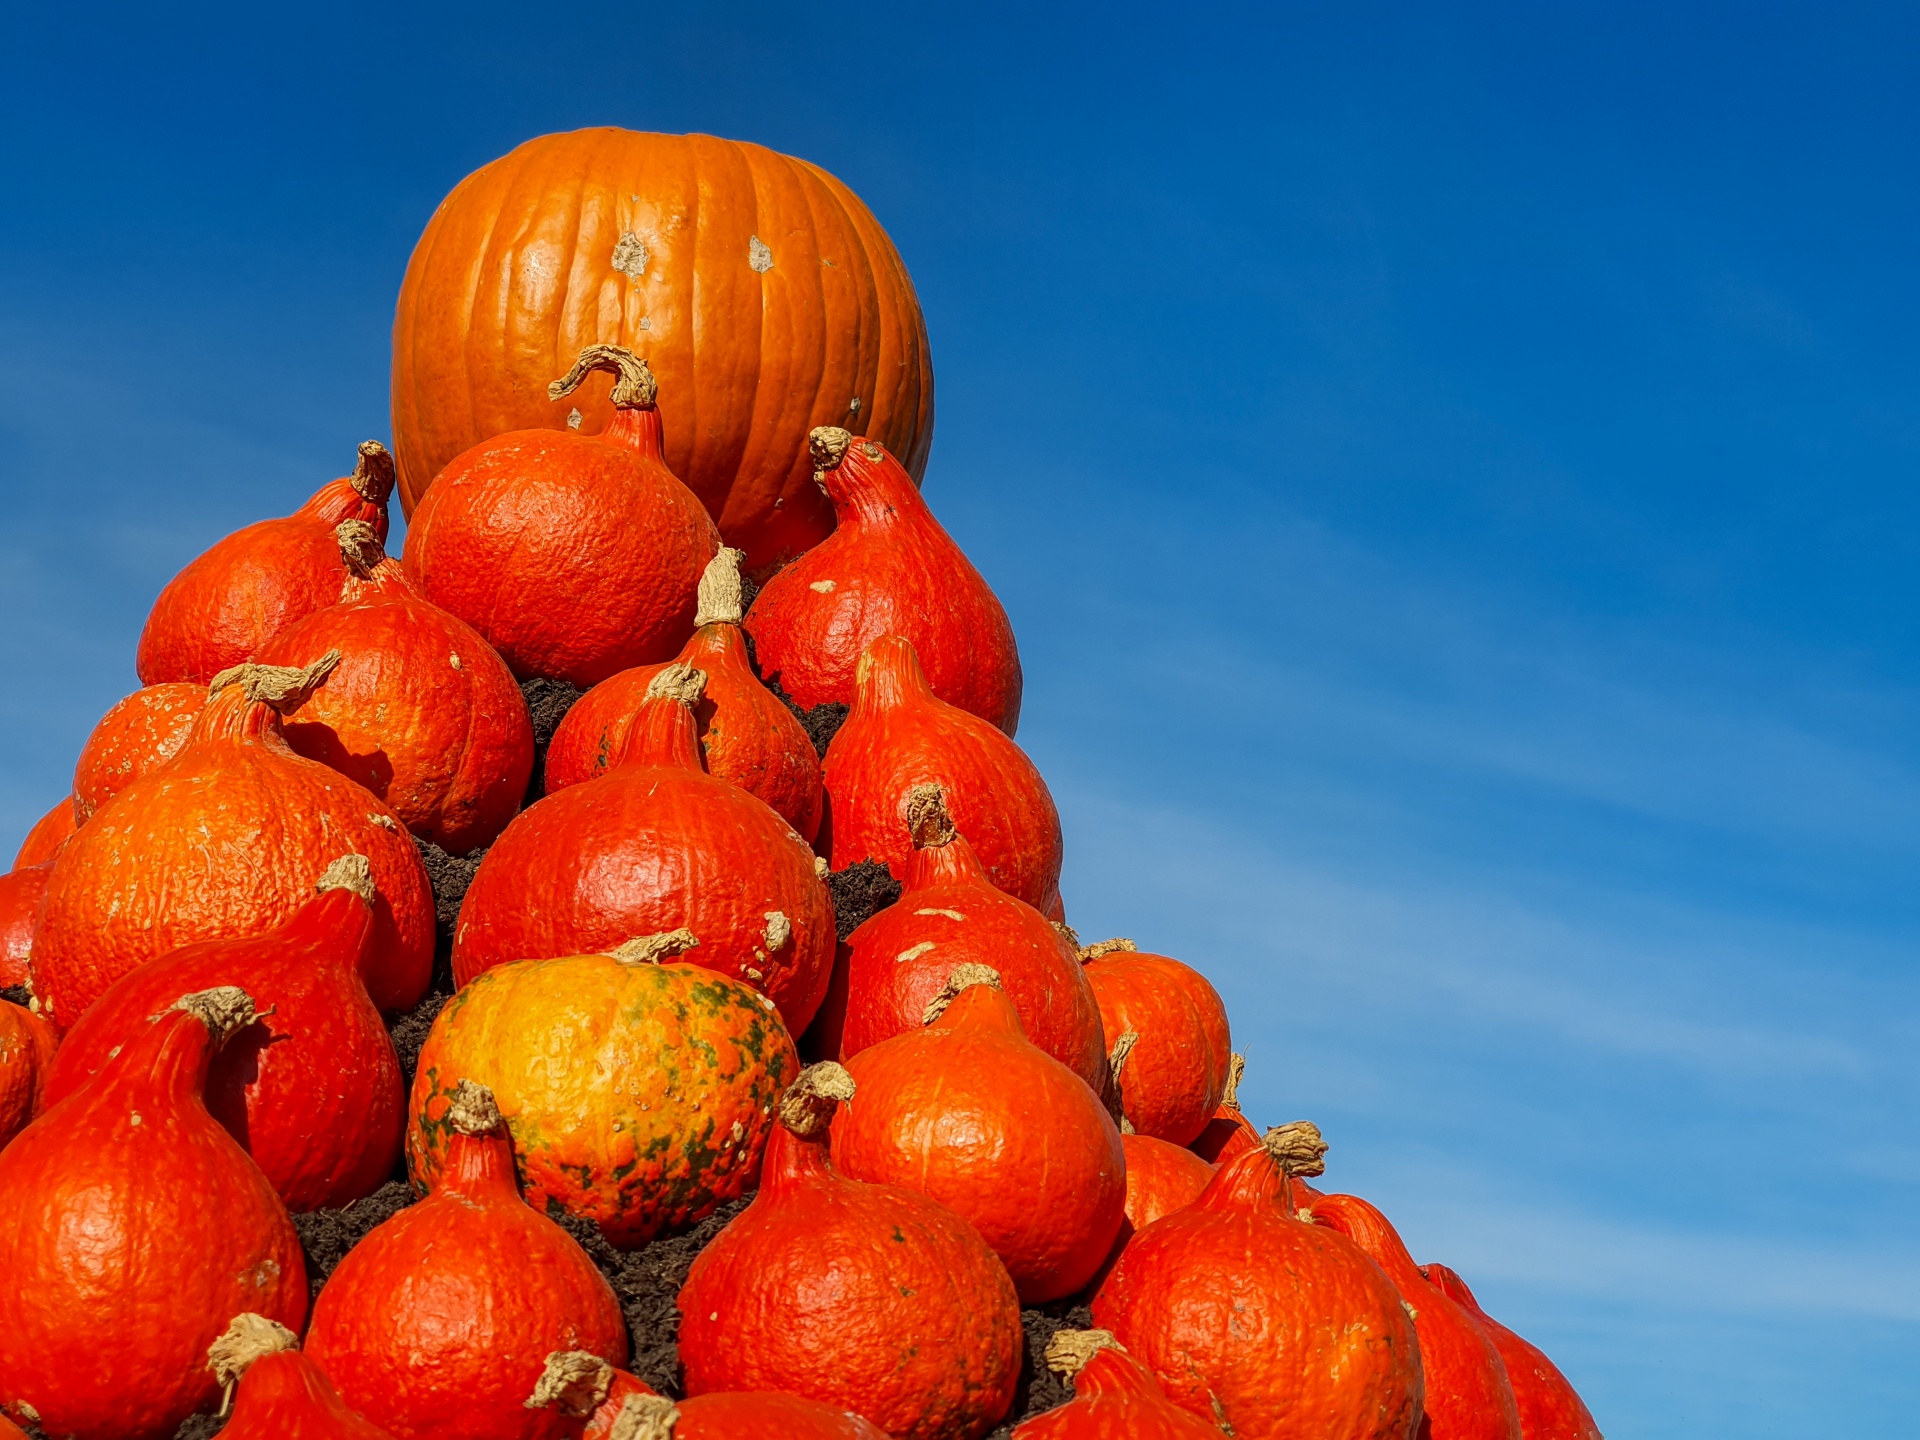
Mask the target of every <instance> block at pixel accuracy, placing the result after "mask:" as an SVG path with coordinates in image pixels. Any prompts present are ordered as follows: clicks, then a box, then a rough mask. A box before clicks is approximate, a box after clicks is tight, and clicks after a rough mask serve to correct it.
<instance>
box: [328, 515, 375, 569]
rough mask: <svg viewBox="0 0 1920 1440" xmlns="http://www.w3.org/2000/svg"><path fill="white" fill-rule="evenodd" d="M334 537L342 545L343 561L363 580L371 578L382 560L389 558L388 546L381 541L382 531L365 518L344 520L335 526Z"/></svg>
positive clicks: (341, 554) (341, 557) (341, 556)
mask: <svg viewBox="0 0 1920 1440" xmlns="http://www.w3.org/2000/svg"><path fill="white" fill-rule="evenodd" d="M333 538H334V540H335V542H336V543H337V544H338V545H339V546H340V559H341V561H342V562H343V563H344V564H345V565H346V567H347V569H348V570H350V571H352V572H353V574H355V575H356V576H358V577H359V578H360V579H362V580H366V579H370V578H371V577H372V575H373V572H374V570H375V569H376V568H378V566H379V564H380V562H381V561H382V560H384V559H386V558H387V547H386V546H384V545H382V544H381V543H380V532H379V531H377V530H375V529H374V528H373V526H371V525H369V524H368V523H367V522H366V521H364V520H342V521H341V522H340V523H339V524H338V525H336V526H334V527H333Z"/></svg>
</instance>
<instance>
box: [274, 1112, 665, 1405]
mask: <svg viewBox="0 0 1920 1440" xmlns="http://www.w3.org/2000/svg"><path fill="white" fill-rule="evenodd" d="M448 1151H449V1153H448V1156H447V1162H446V1165H445V1168H444V1169H443V1171H442V1173H441V1177H440V1183H439V1185H438V1186H437V1187H436V1188H435V1189H434V1191H433V1192H432V1193H431V1194H430V1195H428V1196H427V1198H426V1199H424V1200H422V1201H420V1202H419V1203H418V1204H415V1205H410V1206H408V1207H407V1208H406V1209H404V1210H402V1211H400V1212H399V1213H397V1214H395V1215H393V1216H392V1217H391V1218H389V1219H387V1220H386V1221H384V1222H382V1223H381V1224H380V1225H378V1226H376V1227H375V1228H374V1229H373V1231H372V1232H371V1233H369V1234H368V1235H367V1237H366V1238H365V1239H364V1240H362V1241H361V1242H360V1243H359V1244H358V1245H356V1246H354V1248H353V1249H352V1250H350V1251H348V1252H347V1255H346V1257H345V1258H344V1259H343V1260H342V1261H341V1262H340V1265H339V1267H338V1268H337V1269H336V1270H335V1271H334V1272H333V1274H332V1275H331V1276H330V1277H328V1280H327V1283H326V1286H325V1288H323V1289H322V1290H321V1292H320V1298H319V1300H318V1301H317V1302H316V1303H315V1305H314V1309H313V1325H312V1328H311V1329H310V1330H309V1331H308V1332H307V1339H306V1353H307V1355H308V1357H309V1358H310V1359H312V1360H313V1361H314V1362H315V1363H316V1364H318V1365H319V1366H320V1367H321V1369H323V1370H325V1371H326V1373H327V1376H328V1378H329V1379H331V1380H332V1381H333V1383H334V1385H335V1386H336V1387H337V1388H338V1390H339V1392H340V1396H341V1398H342V1399H343V1400H345V1401H346V1403H347V1404H348V1405H350V1406H352V1407H353V1408H354V1409H356V1410H358V1411H359V1412H360V1413H361V1414H362V1415H365V1416H366V1417H367V1418H368V1419H369V1420H371V1421H373V1422H374V1423H375V1424H376V1425H379V1426H381V1427H382V1428H384V1429H386V1430H388V1431H390V1432H391V1433H392V1434H393V1435H394V1436H395V1437H396V1440H558V1437H561V1436H566V1435H570V1434H577V1433H578V1430H579V1425H578V1422H577V1421H569V1420H567V1419H566V1418H565V1417H564V1416H562V1415H560V1414H559V1413H558V1412H556V1411H553V1410H530V1409H528V1408H527V1406H526V1403H525V1402H526V1399H527V1396H528V1395H530V1394H531V1393H532V1392H533V1388H534V1384H535V1382H536V1381H538V1380H539V1378H540V1375H541V1373H542V1372H543V1371H544V1370H545V1368H546V1358H547V1356H548V1355H550V1354H551V1353H553V1352H554V1351H555V1350H590V1351H592V1352H593V1353H594V1354H596V1355H599V1356H600V1357H602V1358H603V1359H605V1360H607V1361H608V1362H609V1363H611V1364H614V1365H619V1364H623V1363H625V1361H626V1358H627V1327H626V1321H625V1320H624V1318H623V1317H622V1316H621V1314H620V1306H619V1304H618V1302H617V1301H616V1300H615V1299H614V1295H613V1290H612V1287H610V1286H609V1285H608V1284H607V1282H606V1279H605V1278H604V1277H603V1276H602V1275H601V1274H600V1272H599V1271H598V1270H596V1269H595V1268H594V1266H593V1262H592V1261H591V1260H589V1259H588V1258H587V1255H586V1252H585V1251H584V1250H582V1249H581V1248H580V1247H579V1245H577V1244H576V1243H575V1242H574V1240H573V1237H572V1236H570V1235H568V1234H567V1232H566V1231H564V1230H562V1229H561V1228H560V1227H559V1226H558V1225H556V1224H554V1223H553V1222H552V1221H551V1220H549V1219H547V1218H546V1217H545V1216H544V1215H539V1214H536V1213H535V1212H534V1211H533V1210H531V1209H529V1208H528V1207H527V1206H526V1205H525V1204H524V1203H523V1202H522V1201H521V1199H520V1195H519V1192H518V1191H517V1190H516V1189H515V1187H514V1179H513V1151H512V1148H511V1146H510V1145H509V1144H508V1142H507V1138H506V1135H505V1132H504V1130H501V1129H495V1130H494V1131H492V1132H491V1133H488V1134H484V1135H466V1134H459V1135H455V1136H453V1137H452V1140H451V1143H450V1144H449V1146H448Z"/></svg>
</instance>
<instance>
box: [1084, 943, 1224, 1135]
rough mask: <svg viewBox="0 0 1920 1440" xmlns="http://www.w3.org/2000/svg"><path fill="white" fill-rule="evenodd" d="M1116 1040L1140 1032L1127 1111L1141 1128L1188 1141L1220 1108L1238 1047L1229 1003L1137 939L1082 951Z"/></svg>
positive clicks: (1131, 1060)
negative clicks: (1229, 1021)
mask: <svg viewBox="0 0 1920 1440" xmlns="http://www.w3.org/2000/svg"><path fill="white" fill-rule="evenodd" d="M1080 953H1081V957H1082V958H1083V959H1084V960H1085V962H1086V974H1087V979H1088V981H1089V982H1091V984H1092V986H1093V993H1094V996H1095V998H1096V999H1097V1000H1098V1002H1099V1005H1100V1019H1101V1022H1102V1024H1103V1025H1104V1026H1105V1029H1106V1034H1107V1036H1108V1038H1109V1041H1112V1040H1117V1039H1118V1038H1119V1037H1120V1036H1122V1035H1124V1034H1126V1033H1127V1032H1128V1031H1129V1030H1131V1031H1132V1032H1133V1033H1134V1034H1136V1035H1138V1036H1139V1037H1140V1039H1139V1042H1138V1043H1137V1044H1135V1045H1134V1047H1133V1049H1132V1050H1131V1052H1129V1054H1128V1056H1127V1078H1126V1084H1125V1086H1124V1087H1122V1091H1121V1093H1122V1097H1123V1098H1124V1100H1125V1103H1126V1116H1127V1119H1128V1120H1129V1121H1131V1122H1132V1124H1133V1128H1134V1130H1135V1131H1136V1132H1138V1133H1139V1134H1141V1135H1152V1136H1155V1137H1156V1138H1158V1139H1161V1140H1170V1141H1172V1142H1173V1143H1174V1144H1175V1145H1188V1144H1191V1143H1192V1142H1193V1141H1194V1140H1197V1139H1198V1138H1199V1137H1200V1132H1201V1131H1203V1130H1204V1129H1206V1127H1207V1122H1208V1121H1209V1120H1211V1119H1212V1118H1213V1115H1214V1112H1215V1111H1216V1110H1218V1109H1219V1108H1220V1102H1221V1099H1222V1097H1223V1096H1224V1095H1225V1094H1226V1089H1227V1066H1228V1063H1229V1059H1228V1057H1229V1055H1230V1054H1231V1052H1232V1050H1233V1042H1232V1037H1231V1035H1230V1034H1229V1031H1228V1027H1227V1007H1226V1006H1225V1005H1224V1004H1222V1003H1221V1001H1220V995H1219V992H1218V991H1216V990H1215V989H1214V988H1213V986H1212V985H1210V984H1208V983H1207V978H1206V977H1205V976H1204V975H1202V974H1201V973H1200V972H1199V971H1197V970H1195V969H1194V968H1193V967H1192V966H1190V965H1183V964H1182V963H1181V962H1180V961H1178V960H1172V959H1169V958H1168V957H1167V956H1165V955H1149V954H1147V953H1145V952H1144V951H1141V950H1139V949H1138V948H1137V947H1136V946H1135V945H1134V943H1133V941H1131V940H1103V941H1101V942H1100V943H1099V944H1097V945H1089V946H1088V947H1087V948H1086V949H1084V950H1082V951H1081V952H1080Z"/></svg>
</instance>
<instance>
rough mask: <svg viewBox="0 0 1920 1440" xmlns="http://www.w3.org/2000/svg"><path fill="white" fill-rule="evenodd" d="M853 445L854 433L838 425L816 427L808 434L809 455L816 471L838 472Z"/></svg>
mask: <svg viewBox="0 0 1920 1440" xmlns="http://www.w3.org/2000/svg"><path fill="white" fill-rule="evenodd" d="M851 444H853V432H852V431H850V430H842V429H841V428H840V427H839V426H838V425H816V426H814V427H813V429H812V430H811V431H809V432H808V433H807V454H808V455H810V456H812V457H813V468H814V469H815V470H837V469H839V468H840V462H841V461H842V460H844V459H845V458H846V455H847V447H848V446H849V445H851Z"/></svg>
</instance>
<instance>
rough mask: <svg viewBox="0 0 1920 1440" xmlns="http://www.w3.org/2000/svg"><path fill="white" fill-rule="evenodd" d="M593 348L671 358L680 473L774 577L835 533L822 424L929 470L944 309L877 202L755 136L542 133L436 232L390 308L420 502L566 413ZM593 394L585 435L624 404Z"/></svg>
mask: <svg viewBox="0 0 1920 1440" xmlns="http://www.w3.org/2000/svg"><path fill="white" fill-rule="evenodd" d="M597 343H605V344H613V345H623V346H625V347H627V348H628V349H631V350H635V351H637V352H639V354H641V355H642V356H644V357H645V358H646V360H647V362H648V363H649V364H650V365H651V366H652V367H653V370H654V373H655V374H656V375H657V376H658V377H659V380H660V389H661V394H662V396H663V399H662V403H661V406H660V409H661V416H662V420H663V422H664V425H665V429H666V437H667V464H668V467H669V468H670V469H671V470H672V471H673V473H674V474H676V475H678V476H679V477H680V478H681V479H682V480H684V481H685V482H686V483H687V485H688V487H689V488H690V489H692V491H693V493H694V494H696V495H698V496H699V497H700V499H701V500H702V502H704V503H705V505H706V507H707V509H708V511H709V512H710V513H711V514H712V515H713V517H714V519H715V520H716V521H718V522H719V525H720V529H721V532H722V533H723V534H724V535H725V536H726V538H727V543H728V544H730V545H735V546H738V547H739V548H740V549H742V550H745V551H746V552H747V556H748V564H749V566H750V567H751V568H753V569H754V570H756V571H759V570H764V569H766V568H768V567H770V566H772V565H774V564H776V563H777V562H779V561H781V560H784V559H787V558H789V557H791V556H794V555H797V554H799V553H800V552H801V551H803V550H805V549H807V548H808V547H809V546H811V545H813V544H814V543H815V542H816V541H818V540H820V539H821V538H822V537H823V536H825V535H826V534H827V533H828V532H829V531H830V530H832V528H833V510H832V507H831V506H830V505H829V504H828V502H827V499H826V497H825V496H824V495H822V494H821V493H820V491H819V489H818V488H817V487H815V485H814V483H813V461H812V460H811V459H810V458H809V457H808V454H807V434H808V432H809V431H811V430H812V429H813V428H814V427H815V426H816V425H842V426H846V427H848V428H849V429H852V430H855V431H858V432H860V433H862V434H864V435H867V436H868V437H870V438H872V439H874V440H877V441H879V442H880V443H881V444H883V445H885V446H886V447H887V449H889V450H891V451H892V452H893V453H894V454H895V455H897V456H899V457H900V459H901V462H902V463H903V464H904V465H905V466H906V467H907V470H908V471H909V472H910V473H911V474H912V475H913V477H914V479H915V480H916V481H918V479H919V478H920V475H921V473H922V471H924V470H925V468H926V462H927V450H928V447H929V446H930V445H931V443H932V440H933V369H932V364H931V361H930V359H929V356H928V352H927V329H926V323H925V321H924V320H922V319H921V316H920V303H919V301H918V299H917V298H916V297H915V296H914V293H913V282H912V281H911V280H909V279H908V278H907V271H906V267H905V266H904V265H902V264H901V263H900V256H899V254H898V252H896V251H895V250H894V248H893V242H892V241H891V240H889V239H888V238H887V235H886V232H885V231H884V230H882V229H881V228H880V225H879V222H878V221H876V220H875V219H874V218H873V216H872V214H871V213H870V212H869V211H868V210H867V207H866V206H865V205H863V204H862V203H861V202H860V200H859V197H857V196H856V195H854V193H853V192H852V191H851V190H849V189H847V187H846V186H845V185H843V184H841V183H840V182H839V181H838V180H836V179H834V177H833V176H831V175H829V174H827V173H826V171H824V170H822V169H820V168H819V167H818V166H815V165H810V164H808V163H807V162H806V161H804V160H795V159H793V158H791V157H789V156H786V155H781V154H777V153H776V152H774V151H772V150H767V149H764V148H763V147H761V146H758V145H749V144H744V143H741V142H738V141H731V140H720V139H716V138H715V137H713V136H711V135H654V134H645V133H640V132H636V131H632V130H618V129H613V128H610V127H609V128H601V129H592V130H576V131H573V132H572V133H570V134H564V135H543V136H541V137H540V138H539V139H537V140H529V141H528V142H527V143H526V144H524V145H522V146H520V147H519V148H518V149H517V150H514V151H513V152H512V153H511V154H509V155H505V156H503V157H501V158H500V159H498V160H496V161H494V162H493V163H492V164H490V165H486V166H483V167H481V168H480V169H479V170H476V171H475V172H474V173H473V174H471V175H469V176H468V177H467V178H466V179H465V180H462V181H461V182H460V184H459V185H457V186H455V187H454V190H453V193H452V194H451V195H449V196H448V197H447V198H446V199H445V200H444V201H442V202H441V204H440V208H439V209H438V210H437V211H435V212H434V215H433V218H432V219H431V220H430V221H428V222H427V228H426V233H425V234H423V235H422V236H421V237H420V243H419V244H418V245H416V246H415V247H414V251H413V259H412V260H411V261H410V262H409V263H408V265H407V276H406V280H405V281H404V282H403V283H402V285H401V287H400V304H399V308H398V310H397V312H396V313H395V315H394V321H393V439H394V449H395V451H396V452H397V454H398V457H399V461H400V473H401V481H400V487H401V488H400V495H401V504H402V505H403V506H404V507H405V508H406V510H407V513H408V514H411V513H412V512H413V507H414V505H415V504H417V503H418V502H419V499H420V497H421V495H422V494H424V493H425V491H426V488H427V486H428V485H429V484H430V483H431V482H432V480H433V478H434V476H435V475H437V474H439V473H440V467H441V466H443V465H445V464H446V463H447V462H448V461H449V460H451V459H452V458H453V457H454V456H456V455H458V454H460V453H461V452H462V451H463V450H466V449H468V448H469V447H471V446H473V445H477V444H478V443H479V442H481V441H482V440H486V439H490V438H491V437H493V436H495V435H500V434H503V433H505V432H506V431H509V430H532V429H541V428H545V429H559V428H561V427H562V426H565V425H567V424H568V413H567V410H566V407H564V406H560V407H557V406H555V405H553V404H552V403H551V402H549V401H548V399H547V382H548V381H549V380H551V379H552V378H553V377H554V376H555V375H563V374H565V373H566V370H567V367H568V366H570V365H571V364H573V361H574V357H575V356H577V355H578V354H579V353H580V352H581V350H582V349H584V348H585V347H587V346H588V345H593V344H597ZM576 403H577V406H578V410H579V420H578V422H577V428H578V429H579V430H580V432H581V433H582V434H587V435H593V434H598V433H599V431H600V430H601V428H602V427H604V426H605V425H606V424H607V422H608V420H610V419H611V418H612V407H611V406H610V405H609V403H608V401H607V392H606V387H605V386H603V385H596V386H595V387H594V388H593V389H592V391H591V392H590V393H589V392H587V391H584V390H583V392H582V393H581V395H580V396H579V397H578V399H577V402H576Z"/></svg>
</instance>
